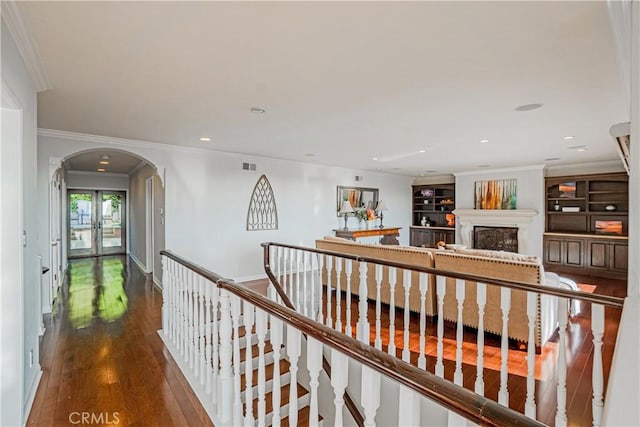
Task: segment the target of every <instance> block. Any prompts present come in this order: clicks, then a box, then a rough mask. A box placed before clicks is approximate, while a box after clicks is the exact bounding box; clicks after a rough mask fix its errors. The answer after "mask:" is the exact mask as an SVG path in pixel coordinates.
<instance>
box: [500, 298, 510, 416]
mask: <svg viewBox="0 0 640 427" xmlns="http://www.w3.org/2000/svg"><path fill="white" fill-rule="evenodd" d="M500 309H501V310H502V340H501V343H500V390H499V391H498V403H500V404H501V405H504V406H506V407H507V408H508V407H509V388H508V386H507V383H508V381H509V368H508V365H509V311H510V310H511V289H509V288H501V289H500Z"/></svg>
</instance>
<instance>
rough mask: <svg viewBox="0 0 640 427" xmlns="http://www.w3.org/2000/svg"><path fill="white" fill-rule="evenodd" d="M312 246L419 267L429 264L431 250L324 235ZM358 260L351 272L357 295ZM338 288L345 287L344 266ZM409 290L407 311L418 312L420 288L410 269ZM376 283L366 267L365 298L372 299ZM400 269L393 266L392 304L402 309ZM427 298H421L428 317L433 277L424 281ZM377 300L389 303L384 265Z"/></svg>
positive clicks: (432, 310) (353, 291)
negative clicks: (424, 299)
mask: <svg viewBox="0 0 640 427" xmlns="http://www.w3.org/2000/svg"><path fill="white" fill-rule="evenodd" d="M316 248H318V249H324V250H327V251H333V252H338V253H341V254H350V255H356V256H361V257H370V258H378V259H382V260H385V261H392V262H398V263H403V264H409V265H416V266H421V267H433V266H434V260H433V253H434V252H436V250H435V249H428V248H418V247H414V246H398V245H379V244H367V243H358V242H355V241H353V240H347V239H342V238H340V237H333V236H326V237H325V238H323V239H319V240H316ZM359 268H360V263H359V262H353V266H352V272H351V294H352V295H359V288H360V270H359ZM341 275H342V277H341V290H343V291H344V290H345V286H346V272H345V271H344V268H343V270H342V273H341ZM322 283H324V284H326V283H327V269H326V263H325V267H324V269H323V272H322ZM331 283H332V284H333V287H335V284H336V272H335V268H334V269H332V276H331ZM411 283H412V286H411V290H410V292H409V310H410V311H413V312H416V313H420V288H419V286H418V283H419V273H417V272H415V271H412V272H411ZM376 291H377V283H376V279H375V269H374V268H369V270H368V275H367V297H368V298H369V299H374V300H375V298H376ZM404 292H405V291H404V270H402V269H397V273H396V286H395V292H394V300H395V301H394V303H395V306H396V307H398V308H404V301H405V296H404ZM426 296H427V298H426V301H425V313H426V314H427V315H428V316H434V315H435V314H436V303H435V297H434V296H435V278H434V277H432V276H429V281H428V283H427V295H426ZM380 301H381V302H383V303H385V304H390V303H391V292H390V286H389V269H388V267H384V268H383V271H382V285H381V289H380Z"/></svg>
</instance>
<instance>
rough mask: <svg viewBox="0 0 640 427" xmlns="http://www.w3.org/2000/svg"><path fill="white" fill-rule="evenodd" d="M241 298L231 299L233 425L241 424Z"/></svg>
mask: <svg viewBox="0 0 640 427" xmlns="http://www.w3.org/2000/svg"><path fill="white" fill-rule="evenodd" d="M241 306H242V300H241V299H240V298H235V297H234V298H232V299H231V320H232V325H233V425H234V426H239V425H241V424H242V395H241V388H240V384H241V380H240V377H241V375H242V373H241V372H240V371H241V367H242V361H241V360H240V317H241V313H242V307H241Z"/></svg>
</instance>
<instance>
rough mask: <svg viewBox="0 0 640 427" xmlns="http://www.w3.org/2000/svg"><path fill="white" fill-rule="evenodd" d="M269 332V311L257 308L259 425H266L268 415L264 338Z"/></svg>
mask: <svg viewBox="0 0 640 427" xmlns="http://www.w3.org/2000/svg"><path fill="white" fill-rule="evenodd" d="M266 333H267V313H265V312H264V310H260V309H257V310H256V335H257V336H258V426H259V427H264V426H265V424H266V417H267V403H266V400H265V399H266V398H265V395H266V391H265V390H266V387H265V383H266V372H265V361H264V339H265V335H266ZM247 360H248V359H247Z"/></svg>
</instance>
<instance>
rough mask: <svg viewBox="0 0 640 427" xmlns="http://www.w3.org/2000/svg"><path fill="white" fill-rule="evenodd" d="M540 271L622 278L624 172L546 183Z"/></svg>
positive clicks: (624, 253)
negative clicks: (542, 255) (544, 268)
mask: <svg viewBox="0 0 640 427" xmlns="http://www.w3.org/2000/svg"><path fill="white" fill-rule="evenodd" d="M545 187H546V191H547V194H546V208H547V212H546V233H545V236H544V258H545V266H546V267H547V268H549V269H553V270H557V271H567V272H575V273H583V274H593V275H598V274H603V275H605V274H606V275H613V276H620V277H623V276H626V272H627V240H628V237H627V236H628V211H629V177H628V176H627V174H626V173H616V174H598V175H580V176H564V177H553V178H547V180H546V186H545Z"/></svg>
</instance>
